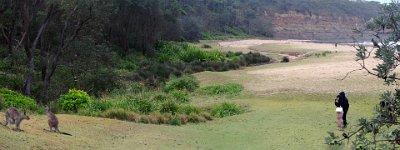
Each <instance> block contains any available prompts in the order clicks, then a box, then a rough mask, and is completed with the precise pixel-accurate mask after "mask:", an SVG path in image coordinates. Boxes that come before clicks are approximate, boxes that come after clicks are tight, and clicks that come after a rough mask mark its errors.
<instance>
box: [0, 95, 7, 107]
mask: <svg viewBox="0 0 400 150" xmlns="http://www.w3.org/2000/svg"><path fill="white" fill-rule="evenodd" d="M6 107H7V106H6V102H5V100H4V98H3V97H1V96H0V110H3V109H5V108H6Z"/></svg>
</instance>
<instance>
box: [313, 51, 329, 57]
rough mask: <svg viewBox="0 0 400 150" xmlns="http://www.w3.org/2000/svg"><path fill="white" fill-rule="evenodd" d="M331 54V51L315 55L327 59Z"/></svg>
mask: <svg viewBox="0 0 400 150" xmlns="http://www.w3.org/2000/svg"><path fill="white" fill-rule="evenodd" d="M329 54H332V52H331V51H323V52H322V53H315V54H314V55H315V56H317V57H320V56H322V57H325V56H327V55H329Z"/></svg>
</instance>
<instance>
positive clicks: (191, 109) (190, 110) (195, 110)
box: [179, 105, 202, 115]
mask: <svg viewBox="0 0 400 150" xmlns="http://www.w3.org/2000/svg"><path fill="white" fill-rule="evenodd" d="M201 112H202V111H201V109H200V108H198V107H196V106H191V105H185V106H181V107H179V113H183V114H186V115H190V114H192V113H194V114H200V113H201Z"/></svg>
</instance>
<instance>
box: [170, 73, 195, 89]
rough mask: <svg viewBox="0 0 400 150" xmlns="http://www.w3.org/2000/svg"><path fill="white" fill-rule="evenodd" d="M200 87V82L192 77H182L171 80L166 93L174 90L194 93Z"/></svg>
mask: <svg viewBox="0 0 400 150" xmlns="http://www.w3.org/2000/svg"><path fill="white" fill-rule="evenodd" d="M198 87H199V81H198V80H197V79H196V78H195V77H194V76H192V75H186V76H182V77H180V78H175V77H173V78H171V79H170V80H169V81H168V82H167V83H166V84H165V87H164V90H165V91H166V92H170V91H174V90H186V91H189V92H193V91H194V90H196V89H197V88H198Z"/></svg>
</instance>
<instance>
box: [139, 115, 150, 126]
mask: <svg viewBox="0 0 400 150" xmlns="http://www.w3.org/2000/svg"><path fill="white" fill-rule="evenodd" d="M139 122H140V123H144V124H148V123H150V118H149V116H147V115H142V116H140V121H139Z"/></svg>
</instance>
